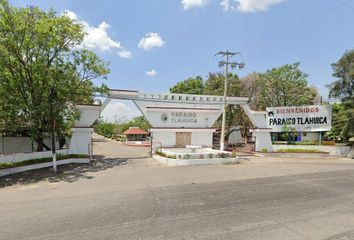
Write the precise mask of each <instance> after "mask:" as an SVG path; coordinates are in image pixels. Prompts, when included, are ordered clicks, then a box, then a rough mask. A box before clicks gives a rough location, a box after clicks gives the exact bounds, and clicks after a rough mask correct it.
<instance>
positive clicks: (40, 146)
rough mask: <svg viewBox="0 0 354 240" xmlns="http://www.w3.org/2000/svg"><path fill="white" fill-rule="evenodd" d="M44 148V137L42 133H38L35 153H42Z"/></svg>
mask: <svg viewBox="0 0 354 240" xmlns="http://www.w3.org/2000/svg"><path fill="white" fill-rule="evenodd" d="M43 148H44V137H43V133H42V132H40V133H39V134H38V136H37V152H42V151H43Z"/></svg>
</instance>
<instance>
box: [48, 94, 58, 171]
mask: <svg viewBox="0 0 354 240" xmlns="http://www.w3.org/2000/svg"><path fill="white" fill-rule="evenodd" d="M56 98H57V93H56V91H55V89H54V88H52V89H51V90H50V96H49V101H50V103H51V104H50V120H51V130H52V154H53V171H54V172H56V171H57V154H56V152H55V125H56V123H55V115H54V105H55V100H56Z"/></svg>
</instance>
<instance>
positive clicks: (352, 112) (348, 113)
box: [328, 50, 354, 141]
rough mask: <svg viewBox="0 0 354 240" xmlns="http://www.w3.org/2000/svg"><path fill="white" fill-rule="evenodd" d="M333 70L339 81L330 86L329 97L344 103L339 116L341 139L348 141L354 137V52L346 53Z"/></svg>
mask: <svg viewBox="0 0 354 240" xmlns="http://www.w3.org/2000/svg"><path fill="white" fill-rule="evenodd" d="M332 68H333V76H334V77H336V78H337V80H336V81H334V82H333V83H332V84H330V85H328V87H329V97H334V98H340V99H341V100H342V102H343V103H342V108H341V109H339V111H340V112H338V113H337V115H339V116H340V118H341V122H340V123H339V124H340V125H341V126H342V131H341V137H343V138H344V140H345V141H346V140H348V139H349V138H351V137H354V50H350V51H346V52H345V53H344V55H343V56H342V57H341V58H340V59H339V60H338V61H337V62H336V63H333V64H332ZM334 113H335V112H334ZM343 115H344V116H345V117H344V116H343ZM342 118H343V119H342ZM334 126H335V125H334ZM335 129H336V128H335Z"/></svg>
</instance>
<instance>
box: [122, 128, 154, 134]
mask: <svg viewBox="0 0 354 240" xmlns="http://www.w3.org/2000/svg"><path fill="white" fill-rule="evenodd" d="M123 134H124V135H133V134H142V135H148V133H147V132H145V131H144V130H142V129H140V128H129V129H128V130H127V131H125V132H124V133H123Z"/></svg>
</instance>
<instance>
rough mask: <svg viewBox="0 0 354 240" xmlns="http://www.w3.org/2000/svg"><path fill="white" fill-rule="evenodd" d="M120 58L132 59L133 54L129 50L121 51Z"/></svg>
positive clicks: (119, 52)
mask: <svg viewBox="0 0 354 240" xmlns="http://www.w3.org/2000/svg"><path fill="white" fill-rule="evenodd" d="M117 54H118V56H119V57H121V58H127V59H129V58H131V57H132V52H131V51H128V50H121V51H118V52H117Z"/></svg>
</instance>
